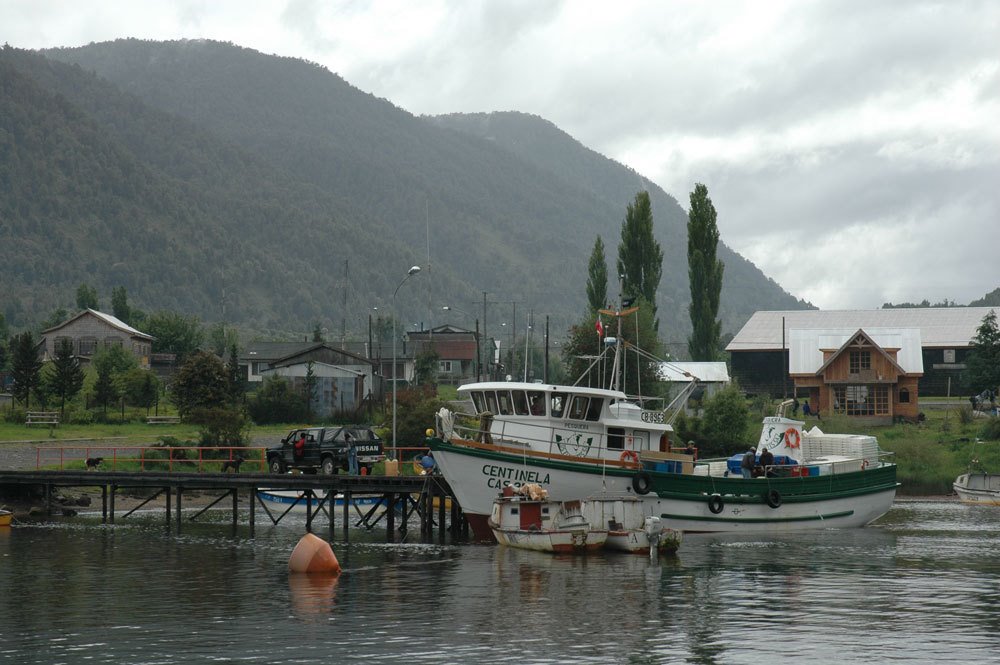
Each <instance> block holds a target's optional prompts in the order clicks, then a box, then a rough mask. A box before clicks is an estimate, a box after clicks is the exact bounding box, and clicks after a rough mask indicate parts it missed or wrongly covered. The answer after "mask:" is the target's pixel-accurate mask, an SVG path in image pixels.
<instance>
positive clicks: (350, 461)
mask: <svg viewBox="0 0 1000 665" xmlns="http://www.w3.org/2000/svg"><path fill="white" fill-rule="evenodd" d="M344 441H345V442H346V443H347V472H348V473H349V474H351V475H352V476H356V475H358V449H357V447H356V446H355V445H354V437H353V436H351V433H350V432H344Z"/></svg>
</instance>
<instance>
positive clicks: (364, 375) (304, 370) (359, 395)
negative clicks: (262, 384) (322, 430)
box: [260, 342, 378, 418]
mask: <svg viewBox="0 0 1000 665" xmlns="http://www.w3.org/2000/svg"><path fill="white" fill-rule="evenodd" d="M337 347H338V345H337V344H335V343H332V342H312V343H309V344H308V345H307V346H306V347H305V348H299V349H292V350H291V353H288V354H287V355H285V356H284V357H281V358H275V359H273V360H271V361H270V362H269V363H268V367H267V368H264V369H261V370H260V373H261V376H262V377H267V376H272V375H277V376H281V377H285V378H286V379H288V380H289V381H291V383H292V387H293V388H294V389H297V390H304V388H305V381H306V377H307V375H308V374H309V372H310V369H311V370H312V375H313V377H314V379H315V381H316V392H315V394H314V395H313V400H312V405H311V407H312V412H313V413H314V414H317V415H318V416H320V417H324V418H325V417H336V416H340V415H343V414H345V413H352V412H355V411H357V410H358V409H359V408H360V407H361V406H362V403H363V402H364V401H365V400H370V399H374V398H377V396H378V392H377V391H376V390H374V389H373V387H376V388H377V387H378V385H377V383H376V380H377V377H376V376H375V371H374V364H373V363H372V361H371V360H369V359H368V358H365V357H363V356H360V355H357V354H354V353H351V352H350V351H347V350H346V349H341V348H337Z"/></svg>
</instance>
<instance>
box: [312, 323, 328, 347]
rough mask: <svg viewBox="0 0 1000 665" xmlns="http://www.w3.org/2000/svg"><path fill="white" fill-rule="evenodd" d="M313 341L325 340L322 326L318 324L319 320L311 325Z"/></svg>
mask: <svg viewBox="0 0 1000 665" xmlns="http://www.w3.org/2000/svg"><path fill="white" fill-rule="evenodd" d="M313 341H314V342H325V341H326V340H325V339H323V326H321V325H320V323H319V321H317V322H316V325H315V326H313Z"/></svg>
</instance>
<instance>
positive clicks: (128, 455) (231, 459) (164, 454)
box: [35, 446, 267, 473]
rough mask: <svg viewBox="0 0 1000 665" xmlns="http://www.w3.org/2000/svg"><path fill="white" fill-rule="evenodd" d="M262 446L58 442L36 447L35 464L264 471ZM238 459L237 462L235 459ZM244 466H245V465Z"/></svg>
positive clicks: (61, 467)
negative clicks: (130, 444) (75, 444)
mask: <svg viewBox="0 0 1000 665" xmlns="http://www.w3.org/2000/svg"><path fill="white" fill-rule="evenodd" d="M266 455H267V453H266V449H265V448H256V447H253V448H243V447H236V446H233V447H211V446H209V447H200V448H194V447H189V446H118V447H105V446H60V447H40V448H36V449H35V468H36V469H39V470H41V469H47V468H53V467H55V468H58V469H59V470H65V469H67V468H69V469H79V468H80V467H81V466H82V467H83V468H85V469H88V470H101V471H122V470H126V471H132V470H135V471H166V472H168V473H173V472H198V473H202V472H206V471H213V472H218V471H225V470H230V471H241V470H243V471H264V470H265V469H267V458H266ZM237 462H238V463H237ZM244 467H245V468H244Z"/></svg>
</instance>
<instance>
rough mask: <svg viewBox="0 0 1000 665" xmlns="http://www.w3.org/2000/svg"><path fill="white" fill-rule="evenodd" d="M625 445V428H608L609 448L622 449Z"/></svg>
mask: <svg viewBox="0 0 1000 665" xmlns="http://www.w3.org/2000/svg"><path fill="white" fill-rule="evenodd" d="M624 447H625V429H624V428H622V427H609V428H608V448H610V449H613V450H621V449H622V448H624Z"/></svg>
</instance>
